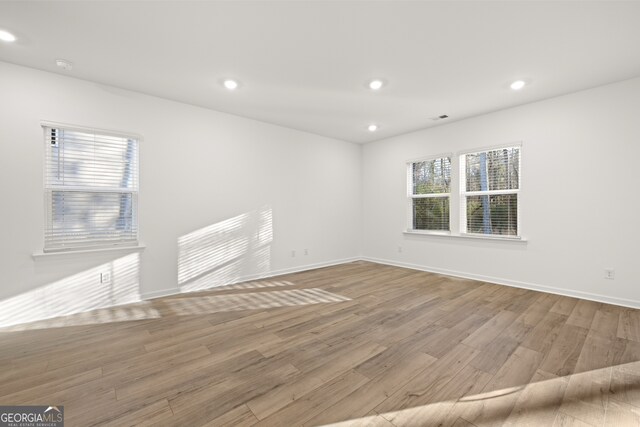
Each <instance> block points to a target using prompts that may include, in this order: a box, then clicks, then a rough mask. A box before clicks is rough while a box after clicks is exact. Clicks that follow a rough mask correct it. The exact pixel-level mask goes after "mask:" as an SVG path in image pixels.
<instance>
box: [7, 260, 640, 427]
mask: <svg viewBox="0 0 640 427" xmlns="http://www.w3.org/2000/svg"><path fill="white" fill-rule="evenodd" d="M0 366H2V369H1V370H0V404H2V405H8V404H15V405H18V404H19V405H28V404H56V405H64V407H65V418H66V423H67V425H68V426H88V425H112V426H127V425H161V426H162V425H167V426H200V425H208V426H225V425H234V426H236V425H237V426H252V425H256V426H298V425H305V426H307V425H309V426H317V425H339V426H455V427H464V426H498V425H514V426H528V425H531V426H603V425H606V426H627V425H628V426H638V425H640V311H638V310H633V309H627V308H623V307H617V306H612V305H607V304H601V303H596V302H591V301H584V300H578V299H574V298H568V297H562V296H557V295H551V294H545V293H539V292H533V291H527V290H522V289H516V288H509V287H506V286H499V285H493V284H487V283H480V282H475V281H471V280H464V279H457V278H451V277H445V276H439V275H435V274H430V273H424V272H418V271H413V270H407V269H402V268H396V267H390V266H383V265H377V264H372V263H366V262H355V263H350V264H344V265H340V266H335V267H328V268H323V269H318V270H313V271H308V272H303V273H296V274H290V275H287V276H280V277H275V278H272V279H268V280H260V281H255V282H247V283H243V284H239V285H232V286H227V287H223V288H217V289H214V290H208V291H205V292H199V293H189V294H182V295H179V296H175V297H166V298H160V299H156V300H153V301H148V302H141V303H137V304H132V305H129V306H124V307H116V308H112V309H105V310H96V311H94V312H90V313H84V314H79V315H74V316H67V317H63V318H58V319H52V320H48V321H41V322H36V323H32V324H28V325H20V326H19V327H14V328H5V329H3V330H0Z"/></svg>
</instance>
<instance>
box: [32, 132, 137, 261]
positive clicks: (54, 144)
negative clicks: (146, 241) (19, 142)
mask: <svg viewBox="0 0 640 427" xmlns="http://www.w3.org/2000/svg"><path fill="white" fill-rule="evenodd" d="M44 132H45V138H44V139H45V170H44V187H45V204H46V219H45V235H44V250H45V251H59V250H65V249H67V250H70V249H92V248H103V247H109V246H114V245H136V244H137V241H138V212H137V211H138V140H137V139H136V138H134V137H126V136H115V135H108V134H103V133H96V132H95V131H92V130H82V129H68V128H63V127H55V126H44Z"/></svg>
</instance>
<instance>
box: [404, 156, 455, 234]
mask: <svg viewBox="0 0 640 427" xmlns="http://www.w3.org/2000/svg"><path fill="white" fill-rule="evenodd" d="M408 169H409V171H408V174H409V203H410V212H411V229H413V230H429V231H449V230H450V228H449V201H450V200H449V199H450V192H451V157H439V158H435V159H430V160H424V161H419V162H413V163H409V167H408Z"/></svg>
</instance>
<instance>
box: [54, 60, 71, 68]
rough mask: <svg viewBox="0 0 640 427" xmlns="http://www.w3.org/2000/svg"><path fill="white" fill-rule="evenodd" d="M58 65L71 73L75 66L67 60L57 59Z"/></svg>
mask: <svg viewBox="0 0 640 427" xmlns="http://www.w3.org/2000/svg"><path fill="white" fill-rule="evenodd" d="M56 65H57V66H58V67H60V68H62V69H63V70H67V71H71V69H72V68H73V64H72V63H71V62H69V61H67V60H65V59H56Z"/></svg>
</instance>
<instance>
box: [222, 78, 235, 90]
mask: <svg viewBox="0 0 640 427" xmlns="http://www.w3.org/2000/svg"><path fill="white" fill-rule="evenodd" d="M222 84H223V85H224V87H226V88H227V89H229V90H236V89H237V88H238V82H237V81H235V80H232V79H226V80H225V81H223V82H222Z"/></svg>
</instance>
